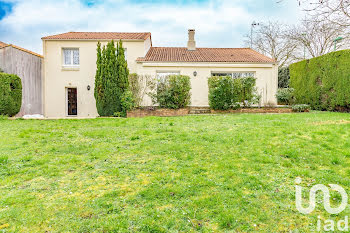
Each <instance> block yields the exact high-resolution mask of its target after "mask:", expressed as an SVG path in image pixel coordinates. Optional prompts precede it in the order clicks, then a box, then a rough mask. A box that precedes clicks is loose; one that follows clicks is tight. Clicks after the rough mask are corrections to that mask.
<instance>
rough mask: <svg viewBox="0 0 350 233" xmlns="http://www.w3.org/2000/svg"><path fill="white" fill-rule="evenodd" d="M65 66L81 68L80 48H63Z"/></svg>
mask: <svg viewBox="0 0 350 233" xmlns="http://www.w3.org/2000/svg"><path fill="white" fill-rule="evenodd" d="M62 52H63V65H64V66H79V64H80V59H79V49H78V48H63V49H62Z"/></svg>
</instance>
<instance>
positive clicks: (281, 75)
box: [278, 66, 290, 88]
mask: <svg viewBox="0 0 350 233" xmlns="http://www.w3.org/2000/svg"><path fill="white" fill-rule="evenodd" d="M289 81H290V76H289V67H288V66H287V67H280V68H278V88H288V87H289Z"/></svg>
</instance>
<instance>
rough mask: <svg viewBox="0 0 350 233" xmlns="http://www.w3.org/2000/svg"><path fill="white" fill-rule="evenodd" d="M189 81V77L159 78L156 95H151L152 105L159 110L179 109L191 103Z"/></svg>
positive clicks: (171, 76)
mask: <svg viewBox="0 0 350 233" xmlns="http://www.w3.org/2000/svg"><path fill="white" fill-rule="evenodd" d="M190 90H191V81H190V77H189V76H184V75H169V76H167V77H165V78H159V79H158V80H157V85H156V93H154V94H153V95H151V97H152V101H153V103H154V104H159V107H161V108H170V109H179V108H184V107H187V106H188V105H189V104H190V103H191V92H190Z"/></svg>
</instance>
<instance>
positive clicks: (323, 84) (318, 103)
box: [290, 50, 350, 111]
mask: <svg viewBox="0 0 350 233" xmlns="http://www.w3.org/2000/svg"><path fill="white" fill-rule="evenodd" d="M349 62H350V50H342V51H338V52H332V53H329V54H326V55H324V56H321V57H317V58H313V59H310V60H305V61H301V62H298V63H294V64H292V65H291V66H290V76H291V83H290V86H291V87H293V88H294V89H295V91H294V96H295V100H296V103H299V104H309V105H310V107H311V108H312V109H316V110H331V111H333V110H338V109H349V108H350V76H349V74H350V66H349Z"/></svg>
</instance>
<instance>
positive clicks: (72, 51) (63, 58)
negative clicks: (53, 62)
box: [62, 48, 80, 67]
mask: <svg viewBox="0 0 350 233" xmlns="http://www.w3.org/2000/svg"><path fill="white" fill-rule="evenodd" d="M65 50H71V58H70V61H71V64H66V63H65V57H64V52H65ZM74 50H78V52H79V64H73V63H74V62H73V59H74V58H73V53H74ZM62 64H63V65H62V66H63V67H80V49H79V48H62Z"/></svg>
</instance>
